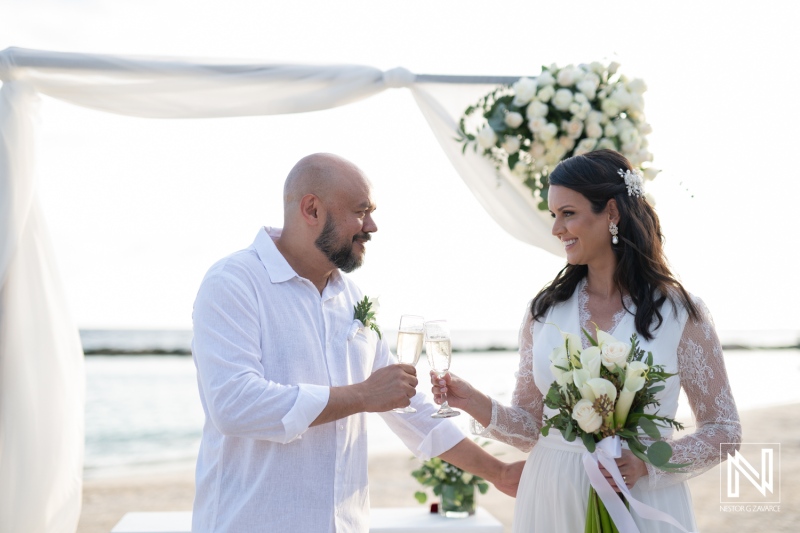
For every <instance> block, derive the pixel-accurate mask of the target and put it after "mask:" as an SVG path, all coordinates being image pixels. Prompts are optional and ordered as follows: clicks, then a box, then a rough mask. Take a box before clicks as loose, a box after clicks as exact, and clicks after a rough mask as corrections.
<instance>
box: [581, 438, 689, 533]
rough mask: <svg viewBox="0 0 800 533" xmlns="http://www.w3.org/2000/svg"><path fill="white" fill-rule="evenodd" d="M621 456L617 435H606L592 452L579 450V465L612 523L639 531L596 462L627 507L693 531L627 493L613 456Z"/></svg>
mask: <svg viewBox="0 0 800 533" xmlns="http://www.w3.org/2000/svg"><path fill="white" fill-rule="evenodd" d="M621 456H622V441H621V440H620V438H619V436H618V435H615V436H613V437H606V438H604V439H603V440H601V441H600V442H598V443H597V447H596V448H595V451H594V453H589V452H585V453H584V454H583V467H584V468H585V469H586V474H587V475H588V476H589V483H591V484H592V487H594V490H595V491H596V492H597V495H598V496H599V497H600V500H602V502H603V505H605V506H606V509H607V510H608V514H609V515H610V516H611V519H612V520H613V521H614V525H616V526H617V529H619V532H620V533H639V528H638V527H637V526H636V522H634V521H633V517H632V516H631V513H630V512H629V511H628V509H627V508H626V507H625V504H624V503H623V502H622V500H621V499H620V497H619V495H618V494H617V492H616V491H615V490H614V489H613V488H612V487H611V484H610V483H609V482H608V481H607V480H606V478H605V476H604V475H603V473H602V472H600V467H598V466H597V465H598V463H600V464H601V465H603V468H605V469H606V470H607V471H608V472H610V473H611V477H612V478H613V479H614V482H615V483H616V484H617V487H619V489H620V491H621V492H622V494H624V495H625V499H626V500H627V501H628V503H629V504H630V506H631V508H632V509H633V510H634V511H636V514H638V515H639V516H641V517H642V518H646V519H648V520H658V521H660V522H666V523H668V524H671V525H673V526H675V527H676V528H678V529H679V530H680V531H683V532H684V533H694V532H689V531H687V530H686V529H685V528H684V527H683V526H682V525H681V524H679V523H678V521H677V520H675V519H674V518H672V517H671V516H669V515H668V514H666V513H664V512H662V511H659V510H658V509H654V508H652V507H650V506H649V505H647V504H644V503H642V502H640V501H639V500H637V499H636V498H634V497H633V496H632V495H631V491H630V489H628V486H627V485H626V484H625V480H624V479H623V478H622V474H621V473H620V471H619V467H617V462H616V461H615V460H614V459H617V458H619V457H621Z"/></svg>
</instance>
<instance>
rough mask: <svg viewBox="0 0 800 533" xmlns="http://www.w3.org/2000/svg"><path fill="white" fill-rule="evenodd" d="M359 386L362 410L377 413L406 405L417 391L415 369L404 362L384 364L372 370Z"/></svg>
mask: <svg viewBox="0 0 800 533" xmlns="http://www.w3.org/2000/svg"><path fill="white" fill-rule="evenodd" d="M359 386H360V387H361V394H362V398H363V400H362V401H363V402H364V407H365V408H364V411H367V412H369V413H379V412H383V411H390V410H392V409H394V408H396V407H407V406H408V405H409V404H410V403H411V398H413V397H414V395H415V394H416V393H417V370H416V369H415V368H414V367H413V366H411V365H404V364H397V365H389V366H385V367H383V368H379V369H378V370H376V371H375V372H373V373H372V375H371V376H370V377H368V378H367V380H366V381H364V382H363V383H361V384H359Z"/></svg>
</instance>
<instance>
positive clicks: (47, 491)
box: [0, 48, 563, 533]
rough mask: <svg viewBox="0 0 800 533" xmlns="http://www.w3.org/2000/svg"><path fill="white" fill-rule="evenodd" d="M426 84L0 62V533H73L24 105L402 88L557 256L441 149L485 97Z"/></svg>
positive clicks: (48, 288) (146, 107)
mask: <svg viewBox="0 0 800 533" xmlns="http://www.w3.org/2000/svg"><path fill="white" fill-rule="evenodd" d="M427 78H428V80H423V79H422V77H420V78H417V77H416V76H415V75H414V74H412V73H411V72H409V71H407V70H405V69H402V68H397V69H393V70H390V71H387V72H383V71H381V70H379V69H376V68H373V67H368V66H358V65H326V66H313V65H285V64H251V63H245V62H235V61H226V62H221V61H218V60H214V61H187V60H181V59H166V58H135V57H114V56H107V55H97V54H70V53H58V52H45V51H37V50H26V49H20V48H8V49H6V50H3V51H2V52H0V81H2V82H3V85H2V89H1V90H0V531H15V532H17V531H19V532H23V531H24V532H26V533H38V532H48V533H49V532H62V531H63V532H67V531H75V529H76V526H77V521H78V517H79V514H80V504H81V474H82V465H83V416H84V415H83V412H84V405H83V404H84V372H83V353H82V349H81V346H80V341H79V338H78V334H77V328H76V327H75V326H74V323H73V322H72V319H71V317H70V316H69V313H68V311H67V305H66V303H65V301H64V296H63V290H62V287H61V285H60V282H59V278H58V273H57V272H56V270H55V266H54V265H55V260H54V257H53V253H52V251H51V248H50V245H49V238H48V234H47V228H46V227H45V224H44V220H43V217H42V214H41V212H40V210H39V207H38V202H37V199H36V185H35V179H34V169H33V166H34V156H33V153H34V148H35V147H34V133H35V132H34V123H35V120H36V118H37V109H36V108H37V106H36V103H37V100H38V97H37V94H46V95H48V96H50V97H53V98H56V99H59V100H63V101H65V102H69V103H72V104H76V105H79V106H84V107H88V108H91V109H96V110H100V111H106V112H110V113H117V114H121V115H130V116H137V117H152V118H192V117H233V116H246V115H270V114H287V113H299V112H307V111H316V110H321V109H327V108H331V107H336V106H341V105H345V104H348V103H351V102H355V101H357V100H361V99H363V98H367V97H370V96H373V95H375V94H377V93H380V92H382V91H383V90H385V89H387V88H408V89H410V90H411V92H412V94H413V96H414V98H415V101H416V103H417V105H418V106H419V108H420V110H421V111H422V113H423V115H424V116H425V118H426V119H427V121H428V124H429V125H430V126H431V128H432V129H433V131H434V133H435V135H436V138H437V139H438V140H439V143H440V144H441V146H442V148H443V150H444V151H445V153H446V154H447V156H448V157H449V158H450V160H451V162H452V163H453V165H454V167H455V168H456V170H457V171H458V173H459V174H460V175H461V177H462V178H463V180H464V183H465V184H466V185H467V187H469V188H470V190H471V191H472V192H473V193H474V194H475V196H476V197H477V198H478V200H479V201H480V203H481V204H482V205H483V206H484V208H485V209H486V210H487V212H488V213H489V214H490V215H491V216H492V217H493V218H494V220H496V221H497V223H498V224H499V225H500V226H501V227H502V228H503V229H505V230H506V231H507V232H509V233H510V234H511V235H513V236H514V237H516V238H517V239H520V240H522V241H524V242H527V243H530V244H532V245H534V246H537V247H540V248H542V249H545V250H548V251H550V252H552V253H555V254H559V255H561V254H563V252H562V250H560V248H559V247H558V246H557V243H556V242H555V240H554V239H553V238H552V236H551V235H550V231H549V224H548V223H547V221H546V220H545V219H544V218H543V217H542V215H541V213H539V212H538V211H537V210H536V208H535V205H534V201H533V198H532V197H531V194H530V192H529V191H528V190H527V189H526V188H525V187H524V186H522V185H521V184H520V183H519V182H518V181H517V180H516V179H515V178H513V177H511V176H509V175H508V174H507V173H498V172H497V171H496V169H495V168H494V166H493V165H492V164H491V163H489V162H488V161H486V160H485V159H484V158H483V157H481V156H480V155H477V154H474V153H472V152H470V151H468V152H467V154H466V155H462V154H461V146H460V145H459V144H458V143H457V142H455V141H454V137H455V136H456V124H457V122H458V117H459V115H460V113H461V111H462V110H463V109H464V108H465V107H466V106H467V105H468V104H470V103H473V102H474V101H476V100H477V99H478V98H479V97H480V96H482V95H483V94H484V92H485V91H486V90H488V89H489V88H490V87H489V86H487V85H486V82H485V81H484V82H483V83H463V82H464V80H463V79H462V80H458V82H457V84H454V81H455V80H450V81H449V82H448V81H446V82H444V83H430V82H429V81H430V78H440V77H436V76H428V77H427ZM444 78H447V77H446V76H445V77H444Z"/></svg>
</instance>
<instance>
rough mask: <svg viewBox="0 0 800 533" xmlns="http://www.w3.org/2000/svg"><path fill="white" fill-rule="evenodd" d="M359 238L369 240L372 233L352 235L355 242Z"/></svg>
mask: <svg viewBox="0 0 800 533" xmlns="http://www.w3.org/2000/svg"><path fill="white" fill-rule="evenodd" d="M359 239H360V240H362V241H371V240H372V235H370V234H369V233H359V234H358V235H356V236H355V237H353V242H356V241H357V240H359Z"/></svg>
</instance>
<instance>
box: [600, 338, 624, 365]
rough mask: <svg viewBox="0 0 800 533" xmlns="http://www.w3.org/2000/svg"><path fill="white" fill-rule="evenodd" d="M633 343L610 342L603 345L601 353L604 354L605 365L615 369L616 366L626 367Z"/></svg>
mask: <svg viewBox="0 0 800 533" xmlns="http://www.w3.org/2000/svg"><path fill="white" fill-rule="evenodd" d="M630 351H631V345H630V344H628V343H626V342H609V343H607V344H605V345H604V346H603V348H602V349H601V350H600V353H601V354H602V356H603V366H604V367H606V368H607V369H609V370H611V371H614V370H615V369H616V367H620V368H625V367H626V366H627V365H628V354H629V353H630Z"/></svg>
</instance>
